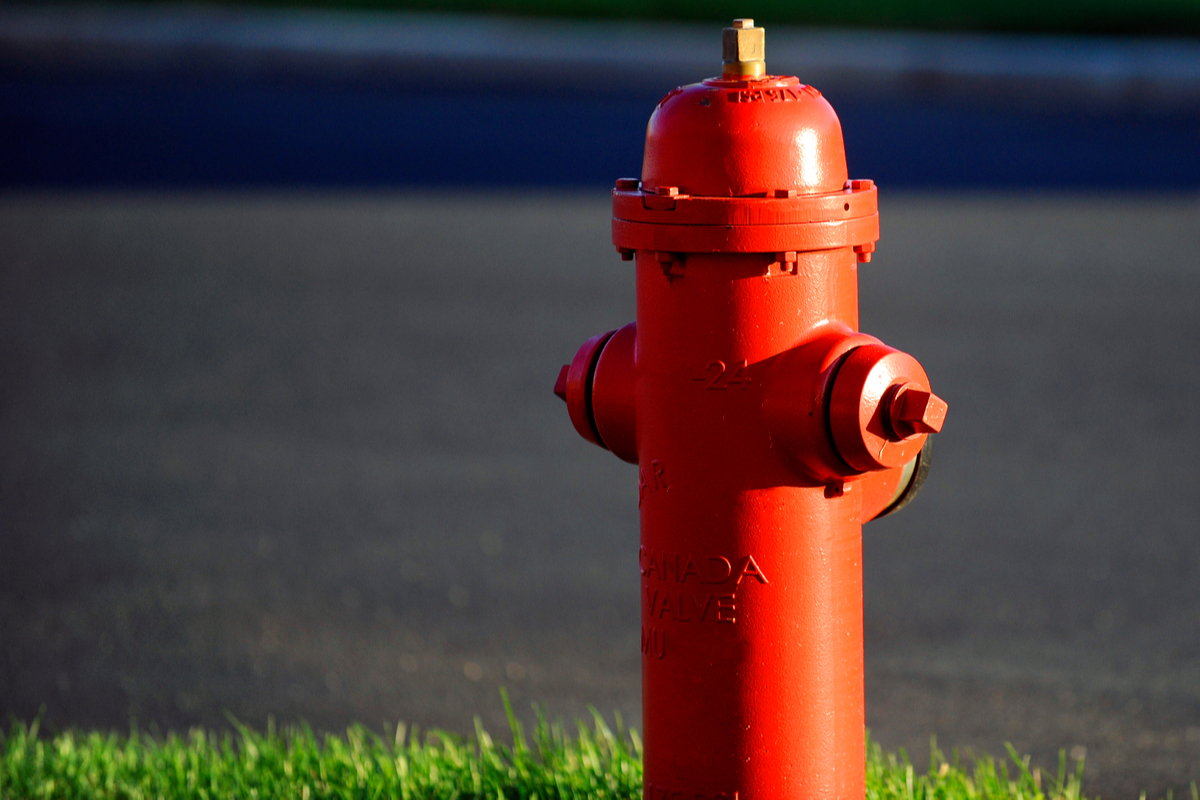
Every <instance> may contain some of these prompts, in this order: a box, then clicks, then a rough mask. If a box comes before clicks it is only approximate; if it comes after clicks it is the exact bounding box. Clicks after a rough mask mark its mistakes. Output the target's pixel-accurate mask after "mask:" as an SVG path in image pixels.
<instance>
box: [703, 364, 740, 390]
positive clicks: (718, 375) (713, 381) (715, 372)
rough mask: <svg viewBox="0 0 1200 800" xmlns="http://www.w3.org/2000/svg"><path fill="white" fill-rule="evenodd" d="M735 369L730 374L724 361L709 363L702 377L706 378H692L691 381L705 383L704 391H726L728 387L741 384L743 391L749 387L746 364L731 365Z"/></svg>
mask: <svg viewBox="0 0 1200 800" xmlns="http://www.w3.org/2000/svg"><path fill="white" fill-rule="evenodd" d="M733 366H734V367H735V368H734V369H733V370H732V374H730V368H728V367H726V366H725V362H724V361H715V360H714V361H710V362H708V366H706V367H705V368H704V375H705V376H707V377H699V378H694V379H693V380H697V381H705V383H704V388H705V389H728V388H729V387H730V386H736V385H737V384H741V386H742V388H743V389H745V388H746V387H747V386H749V385H750V375H749V373H747V372H746V366H747V364H746V362H745V361H742V362H741V363H740V364H735V365H733Z"/></svg>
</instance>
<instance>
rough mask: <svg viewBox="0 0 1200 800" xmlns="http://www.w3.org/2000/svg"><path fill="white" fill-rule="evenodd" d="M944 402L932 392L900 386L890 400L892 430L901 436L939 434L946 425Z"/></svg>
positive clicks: (945, 406)
mask: <svg viewBox="0 0 1200 800" xmlns="http://www.w3.org/2000/svg"><path fill="white" fill-rule="evenodd" d="M947 409H948V406H947V405H946V401H945V400H943V399H942V398H940V397H938V396H937V395H936V394H934V393H933V392H929V391H926V390H924V389H920V388H918V387H915V386H912V387H909V386H901V387H900V389H899V390H897V392H896V396H895V398H894V399H893V400H892V408H891V414H890V416H891V422H892V429H893V430H895V431H896V433H897V434H899V435H901V436H912V435H913V434H915V433H939V432H940V431H941V430H942V426H943V425H944V424H945V423H946V410H947Z"/></svg>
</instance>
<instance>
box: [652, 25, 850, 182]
mask: <svg viewBox="0 0 1200 800" xmlns="http://www.w3.org/2000/svg"><path fill="white" fill-rule="evenodd" d="M737 23H742V25H738V24H737ZM747 23H748V26H747ZM762 31H763V29H761V28H754V27H753V21H752V20H737V21H735V27H734V28H726V29H725V39H724V42H723V47H724V56H725V64H724V66H725V69H724V74H723V75H722V77H721V78H712V79H709V80H706V81H703V82H702V83H696V84H692V85H689V86H684V87H680V88H677V89H675V90H673V91H672V92H670V93H669V94H667V96H666V97H664V98H663V99H662V100H661V101H659V104H658V107H657V108H655V110H654V113H653V114H652V115H651V117H650V123H649V125H648V126H647V128H646V150H645V158H644V160H643V162H642V186H643V187H645V188H646V189H648V190H650V191H654V190H655V189H656V188H658V187H660V186H663V187H676V188H677V189H678V192H679V194H687V195H691V196H693V197H754V196H771V194H772V193H773V192H776V191H779V190H792V191H795V192H796V193H798V194H819V193H824V192H836V191H840V190H841V189H842V187H843V185H844V184H845V182H846V178H847V173H846V151H845V145H844V144H843V141H842V126H841V123H840V122H839V121H838V118H837V114H836V113H834V110H833V108H832V107H831V106H830V105H829V103H828V102H827V101H826V100H825V98H824V97H822V96H821V93H820V92H818V91H817V90H815V89H813V88H812V87H811V86H806V85H804V84H802V83H801V82H800V81H799V79H797V78H795V77H779V76H765V75H762V73H761V72H759V74H758V75H755V74H754V72H755V71H757V70H759V69H760V68H761V65H762V64H763V61H762V60H761V59H762V57H763V56H762V53H763V50H762V35H763V33H762ZM751 33H754V34H757V38H752V39H749V40H746V39H747V35H748V34H751ZM738 37H741V39H739V38H738ZM741 59H745V60H741ZM739 72H741V73H742V74H738V73H739Z"/></svg>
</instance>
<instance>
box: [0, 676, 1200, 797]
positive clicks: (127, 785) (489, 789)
mask: <svg viewBox="0 0 1200 800" xmlns="http://www.w3.org/2000/svg"><path fill="white" fill-rule="evenodd" d="M504 702H505V707H506V709H507V710H508V712H509V721H510V725H511V731H510V733H511V738H512V745H506V744H501V743H498V742H496V741H495V740H494V739H492V737H491V736H490V735H488V733H487V732H486V731H485V730H484V729H483V727H482V725H481V724H480V723H479V722H478V721H476V724H475V734H474V735H473V736H471V737H467V738H461V737H458V736H454V735H451V734H447V733H444V732H441V731H432V732H429V733H426V734H425V735H423V736H422V735H420V734H419V732H418V731H417V730H416V729H415V728H414V729H406V728H405V726H403V725H400V726H398V727H397V728H395V729H394V730H389V731H387V732H386V733H385V735H382V736H381V735H378V734H375V733H372V732H370V731H368V730H367V729H366V728H364V727H362V726H358V725H356V726H354V727H351V728H349V729H348V730H347V731H346V733H345V734H344V735H340V736H339V735H333V734H322V735H317V734H315V733H313V731H312V730H310V729H309V728H308V727H299V728H285V729H283V730H276V729H275V727H274V726H273V725H270V726H268V728H267V731H266V733H265V734H264V733H258V732H256V731H254V730H252V729H250V728H248V727H246V726H243V725H240V724H238V725H236V726H235V727H236V730H235V731H234V732H230V733H226V734H224V735H217V734H214V733H211V732H206V731H203V730H199V729H195V730H192V731H191V732H190V733H188V734H187V735H186V736H179V735H175V734H172V735H169V736H167V737H166V738H155V737H152V736H148V735H145V734H142V733H138V732H136V731H135V732H133V733H131V734H130V735H128V736H121V735H117V734H114V733H108V734H104V733H97V732H80V731H67V732H65V733H60V734H57V735H55V736H51V737H47V736H42V735H39V731H38V724H37V722H34V723H33V724H32V725H25V724H21V723H14V724H13V725H12V727H11V728H10V730H9V732H8V733H7V734H0V797H2V798H30V800H32V799H33V798H130V800H133V799H134V798H147V799H149V798H164V799H165V800H175V799H176V798H303V799H304V800H310V799H315V798H402V799H403V800H442V799H443V798H444V799H445V800H460V799H461V800H466V799H467V798H479V799H480V800H484V799H485V798H494V799H495V800H506V799H507V800H516V799H517V798H522V799H524V798H529V800H534V798H536V800H557V799H561V800H567V799H568V798H596V800H607V799H608V798H614V799H615V798H630V799H631V800H632V799H633V798H640V796H641V782H642V762H641V741H640V739H639V738H638V735H637V732H636V731H634V730H632V729H629V730H625V729H623V728H622V726H621V722H620V718H619V717H618V718H617V720H616V725H615V728H612V727H609V726H608V725H607V724H606V723H605V721H604V719H603V718H602V717H601V716H600V715H599V714H597V713H595V712H594V711H593V719H592V720H591V722H590V723H589V724H585V723H583V722H577V723H576V726H575V731H574V732H573V733H569V732H568V731H567V730H566V729H565V728H564V727H563V726H562V725H561V724H551V723H549V722H547V721H546V719H545V718H544V717H543V716H540V715H539V721H538V723H537V725H536V727H535V728H534V730H533V733H532V737H530V738H531V739H532V741H531V742H530V741H529V740H528V739H527V738H526V736H525V733H524V731H523V730H522V727H521V725H520V723H519V722H517V721H516V719H515V717H514V716H513V714H512V709H511V707H510V706H509V705H508V698H507V697H505V698H504ZM868 745H869V746H868V757H867V765H866V770H867V800H960V799H961V800H1080V798H1081V794H1080V786H1081V784H1080V781H1081V778H1082V775H1083V763H1082V762H1078V763H1077V764H1076V769H1075V770H1074V771H1069V770H1068V768H1067V759H1066V755H1065V753H1064V754H1060V757H1059V764H1058V769H1057V772H1056V773H1055V774H1053V775H1043V774H1042V773H1041V772H1040V771H1039V770H1038V769H1036V768H1031V767H1030V765H1029V761H1028V759H1022V758H1020V757H1018V755H1017V753H1016V751H1015V750H1012V749H1011V748H1010V749H1009V755H1010V758H1011V761H996V760H994V759H992V758H979V759H975V760H974V761H973V762H972V763H971V764H970V766H969V767H967V766H964V765H962V764H960V763H959V760H958V757H957V755H956V756H955V757H954V758H952V759H950V760H946V759H945V758H944V757H943V756H942V754H941V753H939V752H938V751H937V749H936V747H934V748H933V756H932V758H931V760H930V766H929V769H928V770H927V771H918V770H917V769H915V768H914V767H913V765H912V764H911V763H910V762H909V761H908V759H907V757H905V756H904V754H903V753H901V754H900V755H892V754H885V753H884V752H883V751H882V750H881V749H880V748H879V747H878V746H876V745H871V744H870V743H868ZM1192 790H1193V792H1192V793H1193V800H1200V798H1196V797H1195V795H1196V791H1195V786H1193V787H1192Z"/></svg>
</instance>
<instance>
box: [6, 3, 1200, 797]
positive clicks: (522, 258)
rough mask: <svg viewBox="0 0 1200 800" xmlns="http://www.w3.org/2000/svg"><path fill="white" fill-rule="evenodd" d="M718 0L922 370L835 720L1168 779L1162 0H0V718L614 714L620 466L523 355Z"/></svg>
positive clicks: (624, 295)
mask: <svg viewBox="0 0 1200 800" xmlns="http://www.w3.org/2000/svg"><path fill="white" fill-rule="evenodd" d="M734 16H753V17H755V18H756V21H757V23H758V24H760V25H762V26H764V27H766V28H767V63H768V69H769V70H770V71H772V72H775V73H783V74H796V75H798V76H800V78H801V80H803V81H805V82H808V83H811V84H813V85H815V86H816V87H817V88H819V89H820V90H821V91H822V92H823V93H824V94H825V96H826V97H827V98H828V99H829V100H830V102H831V103H832V104H833V106H834V107H835V108H836V109H837V111H838V113H839V116H840V117H841V120H842V123H843V127H844V131H845V139H846V147H847V158H848V161H849V167H850V173H851V175H852V176H853V177H864V178H872V179H874V180H875V181H876V182H877V184H878V185H879V187H880V196H881V201H880V202H881V219H882V238H881V240H880V243H879V250H878V253H877V255H876V258H875V259H874V260H873V261H872V262H871V264H869V265H866V266H864V267H862V268H861V270H860V276H861V277H860V280H861V290H862V324H863V328H864V330H867V331H868V332H870V333H873V334H875V335H877V336H880V337H881V338H882V339H884V340H885V341H887V342H888V343H890V344H892V345H894V346H897V347H900V348H902V349H905V350H907V351H909V352H911V353H913V354H915V355H916V356H917V357H918V358H919V359H920V360H921V361H922V362H923V363H924V365H925V366H926V368H927V369H928V371H929V374H930V376H931V378H932V380H933V382H934V384H935V388H936V389H937V391H938V392H939V394H941V395H942V396H943V397H945V398H946V399H947V400H948V401H949V403H950V406H951V412H950V416H949V421H948V425H947V427H946V429H945V431H944V432H943V433H942V434H940V435H939V437H938V441H937V453H936V456H935V461H934V466H933V470H932V472H931V475H930V478H929V481H928V483H927V484H926V487H925V489H924V490H923V492H922V494H921V496H920V497H919V498H918V499H917V500H916V501H915V502H914V503H913V504H912V505H911V506H909V507H908V508H906V509H905V510H904V511H903V512H902V513H900V514H897V515H895V516H894V517H890V518H888V519H886V520H881V521H878V522H875V523H872V524H870V525H868V526H867V528H866V530H865V532H864V535H865V549H866V554H865V569H866V593H867V597H866V627H867V642H866V647H867V708H868V710H867V719H868V725H869V727H870V728H871V731H872V734H873V736H874V738H875V739H876V740H877V741H879V742H881V743H882V744H883V745H884V746H885V747H887V748H889V749H892V748H896V747H905V748H907V749H908V750H909V752H910V753H912V755H913V757H914V760H915V761H916V762H917V764H918V765H923V764H924V763H925V758H926V754H927V752H928V747H929V737H930V736H931V735H936V736H937V737H938V742H939V744H940V745H941V746H942V747H943V748H945V749H947V750H948V749H950V748H954V747H958V748H962V749H963V750H964V752H965V751H969V750H973V751H975V752H984V751H986V752H992V753H1001V752H1003V746H1004V743H1005V742H1012V743H1013V745H1014V746H1015V747H1017V749H1018V750H1020V751H1021V752H1022V753H1032V754H1033V755H1034V758H1035V759H1036V760H1037V761H1038V762H1039V763H1041V764H1042V765H1044V766H1045V767H1053V766H1054V765H1056V764H1057V758H1058V752H1059V750H1060V749H1065V750H1066V751H1067V754H1068V761H1069V763H1072V764H1073V763H1074V760H1078V759H1081V758H1083V759H1085V763H1086V769H1087V772H1086V775H1085V788H1086V790H1087V792H1088V793H1089V794H1097V793H1099V794H1102V795H1103V796H1105V797H1116V796H1120V797H1136V796H1137V794H1138V792H1139V791H1141V790H1147V791H1148V792H1149V793H1150V794H1151V795H1152V796H1155V795H1161V794H1164V793H1165V792H1167V791H1168V790H1174V791H1175V792H1180V791H1186V788H1185V787H1186V786H1187V784H1188V783H1189V782H1190V781H1194V780H1200V525H1198V523H1197V517H1198V514H1200V490H1197V488H1196V487H1197V486H1198V485H1200V404H1198V403H1197V402H1196V398H1197V396H1200V345H1198V344H1197V342H1198V341H1200V314H1198V312H1197V309H1200V256H1198V255H1197V253H1198V252H1200V195H1198V194H1197V189H1198V188H1200V4H1198V3H1197V2H1196V0H1159V1H1158V2H1142V3H1135V2H1121V1H1120V0H1111V1H1110V2H1089V3H1083V2H1074V1H1073V0H1072V2H1064V3H1059V4H1046V3H1033V2H1015V1H1014V2H1005V3H999V2H986V3H978V2H976V3H967V2H965V1H964V2H957V1H956V0H940V1H939V2H932V3H915V2H882V0H879V1H876V0H861V1H860V2H856V3H824V2H806V3H783V2H780V1H779V0H761V1H758V0H756V1H755V2H749V3H748V4H747V5H744V6H730V5H728V4H726V3H717V2H699V3H697V2H690V3H684V2H681V1H680V2H676V1H674V0H669V1H668V0H664V2H658V3H646V4H643V3H634V2H631V1H630V0H588V2H582V3H580V2H575V3H569V4H568V3H565V2H559V0H524V1H522V0H514V2H508V3H504V2H488V1H487V0H462V2H433V1H432V0H431V1H430V2H427V3H407V2H393V1H391V0H378V2H369V0H364V2H361V3H356V4H351V3H335V2H326V3H322V2H312V3H306V4H304V5H303V6H301V5H296V4H286V3H261V4H232V3H231V4H214V5H191V4H189V5H178V4H172V3H142V4H126V5H108V4H105V5H95V4H61V5H55V4H37V5H20V4H4V5H2V6H0V281H2V284H0V287H2V288H0V714H3V715H4V716H7V717H15V718H17V719H23V720H30V719H32V718H33V717H35V716H36V715H38V714H42V715H43V719H44V724H45V725H46V726H47V727H49V728H50V729H56V728H62V727H66V726H100V727H104V728H109V727H115V728H118V729H124V728H127V726H128V725H129V724H130V721H131V720H136V722H137V723H138V724H139V725H140V726H141V727H143V728H146V727H149V728H151V729H154V730H167V729H179V728H184V727H187V726H189V725H193V724H205V725H210V726H222V725H225V724H227V719H226V716H225V714H226V713H227V712H228V713H230V714H233V715H235V716H236V717H238V718H239V719H242V720H244V721H246V722H249V723H251V724H253V725H257V726H262V725H264V724H265V722H266V719H267V717H268V715H274V716H275V718H276V719H277V720H279V721H280V722H295V721H299V720H307V721H309V722H311V723H312V724H313V725H315V726H317V727H319V728H327V729H336V728H339V727H341V726H343V725H345V724H347V723H348V722H350V721H352V720H358V721H362V722H364V723H367V724H368V725H373V726H376V727H378V726H379V725H380V724H381V723H382V722H383V721H384V720H393V721H394V720H398V719H400V720H405V721H408V722H410V723H417V724H419V725H421V726H431V725H432V726H442V727H447V728H449V729H451V730H457V731H461V732H467V731H469V730H470V729H471V725H472V722H471V720H472V717H473V716H474V715H480V716H482V717H483V719H484V721H485V723H486V724H488V725H489V726H490V727H492V728H493V729H495V728H500V727H502V725H503V714H502V709H501V705H500V701H499V687H501V686H506V687H507V688H508V691H509V692H510V694H511V695H512V696H513V698H514V701H515V703H516V705H517V707H518V709H519V710H521V712H522V713H523V714H525V715H526V717H527V718H528V717H529V715H530V714H531V712H530V711H529V708H530V703H532V702H540V703H543V704H544V705H545V707H546V708H547V709H548V711H549V713H550V714H551V715H552V716H563V717H571V716H573V715H580V714H583V713H585V712H586V707H587V705H588V704H594V705H595V706H596V707H597V708H598V709H599V710H600V711H602V712H603V713H605V714H609V715H611V713H612V712H614V711H617V712H619V713H620V714H621V715H622V716H623V718H624V720H625V721H626V722H627V723H629V724H632V725H635V726H640V686H639V675H640V660H639V659H640V652H639V641H638V630H639V628H638V598H637V591H638V578H637V571H636V548H637V538H638V532H637V512H636V504H637V503H636V495H637V492H636V477H635V472H634V469H633V468H632V467H630V466H628V465H625V464H623V463H621V462H619V461H617V460H616V459H615V458H613V457H612V456H611V455H609V454H607V453H605V452H603V451H600V450H599V449H597V448H594V447H591V446H590V445H587V444H586V443H584V442H583V441H582V440H580V439H579V438H578V437H577V436H576V435H575V434H574V432H573V430H572V429H571V426H570V424H569V422H568V420H567V417H566V413H565V409H564V408H563V406H562V404H561V403H560V402H559V401H558V400H557V399H556V398H555V397H554V396H553V395H552V394H551V391H550V390H551V387H552V385H553V382H554V378H555V376H556V375H557V372H558V367H559V366H560V365H561V364H562V363H564V362H566V361H569V359H570V358H571V356H572V355H573V353H574V351H575V348H576V346H577V345H578V344H579V343H581V342H582V341H583V340H584V339H585V338H586V337H587V336H589V335H591V334H593V333H596V332H599V331H602V330H607V329H611V328H614V327H617V326H619V325H621V324H623V323H624V322H626V321H628V320H629V319H632V317H633V315H634V305H633V282H632V271H631V270H630V268H629V265H628V264H624V263H623V262H621V261H620V259H619V258H618V256H617V255H616V254H615V252H614V251H613V249H612V245H611V240H610V238H609V214H610V209H609V195H608V191H609V188H610V187H611V185H612V182H613V180H614V179H615V178H617V177H621V176H631V175H637V174H638V173H639V172H640V167H641V152H642V143H643V136H644V132H645V123H646V120H647V118H648V117H649V114H650V111H651V110H652V109H653V107H654V104H655V103H656V102H657V100H658V98H659V97H661V96H662V95H663V94H665V93H666V92H667V91H669V90H670V89H671V88H673V87H674V86H676V85H679V84H682V83H688V82H693V81H696V80H699V79H702V78H704V77H707V76H710V75H713V74H715V73H716V72H718V71H719V68H720V28H721V27H722V25H726V24H728V21H729V20H730V19H732V18H733V17H734Z"/></svg>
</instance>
